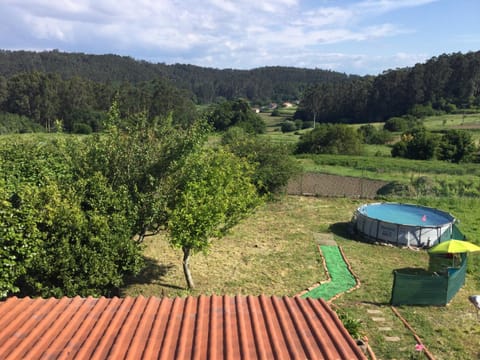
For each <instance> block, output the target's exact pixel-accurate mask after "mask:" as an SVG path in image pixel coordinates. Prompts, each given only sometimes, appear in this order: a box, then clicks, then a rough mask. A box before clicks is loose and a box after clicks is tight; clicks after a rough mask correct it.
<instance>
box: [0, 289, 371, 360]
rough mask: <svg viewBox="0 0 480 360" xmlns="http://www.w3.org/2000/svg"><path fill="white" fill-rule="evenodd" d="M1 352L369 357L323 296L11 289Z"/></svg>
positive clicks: (0, 324) (2, 320) (0, 320)
mask: <svg viewBox="0 0 480 360" xmlns="http://www.w3.org/2000/svg"><path fill="white" fill-rule="evenodd" d="M0 358H1V359H26V358H31V359H240V358H241V359H307V358H308V359H366V357H365V356H364V354H363V353H362V352H361V350H360V348H359V347H358V346H357V345H356V344H355V342H354V340H353V339H352V338H351V337H350V335H349V334H348V332H347V331H346V329H345V328H344V327H343V325H342V323H341V322H340V320H339V319H338V317H337V315H336V314H335V312H334V311H332V310H331V309H330V307H329V306H328V305H327V303H326V302H325V301H323V300H314V299H302V298H299V297H294V298H289V297H282V298H280V297H273V296H272V297H267V296H234V297H231V296H203V295H202V296H199V297H186V298H174V299H170V298H155V297H151V298H145V297H142V296H140V297H137V298H132V297H126V298H116V297H115V298H111V299H107V298H104V297H102V298H98V299H96V298H92V297H88V298H80V297H75V298H61V299H54V298H50V299H31V298H16V297H12V298H9V299H7V300H5V301H3V302H0Z"/></svg>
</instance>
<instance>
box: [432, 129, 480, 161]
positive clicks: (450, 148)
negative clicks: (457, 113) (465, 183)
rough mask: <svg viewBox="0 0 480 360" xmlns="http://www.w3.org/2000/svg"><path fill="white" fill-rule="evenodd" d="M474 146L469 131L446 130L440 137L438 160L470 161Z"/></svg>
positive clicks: (474, 150)
mask: <svg viewBox="0 0 480 360" xmlns="http://www.w3.org/2000/svg"><path fill="white" fill-rule="evenodd" d="M476 150H477V149H476V147H475V144H474V141H473V139H472V136H471V134H470V133H467V132H465V131H461V130H448V131H447V132H446V133H445V134H443V136H442V138H441V139H440V144H439V151H438V158H439V160H446V161H451V162H454V163H460V162H468V161H471V160H472V158H473V156H474V154H475V152H476Z"/></svg>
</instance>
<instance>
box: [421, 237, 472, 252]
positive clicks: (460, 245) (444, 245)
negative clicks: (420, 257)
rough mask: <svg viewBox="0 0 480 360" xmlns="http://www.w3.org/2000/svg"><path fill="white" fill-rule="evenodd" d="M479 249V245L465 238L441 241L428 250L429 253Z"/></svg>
mask: <svg viewBox="0 0 480 360" xmlns="http://www.w3.org/2000/svg"><path fill="white" fill-rule="evenodd" d="M475 251H480V246H478V245H475V244H474V243H471V242H468V241H465V240H456V239H452V240H447V241H443V242H441V243H439V244H437V245H435V246H433V247H432V248H430V249H429V250H428V252H429V253H431V254H458V253H466V252H475Z"/></svg>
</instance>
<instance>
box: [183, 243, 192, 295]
mask: <svg viewBox="0 0 480 360" xmlns="http://www.w3.org/2000/svg"><path fill="white" fill-rule="evenodd" d="M182 250H183V273H184V274H185V280H186V281H187V286H188V288H189V289H193V288H194V287H195V285H194V283H193V279H192V274H191V273H190V268H189V267H188V261H189V260H190V248H189V247H182Z"/></svg>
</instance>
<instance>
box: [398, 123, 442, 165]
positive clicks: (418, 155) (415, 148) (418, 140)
mask: <svg viewBox="0 0 480 360" xmlns="http://www.w3.org/2000/svg"><path fill="white" fill-rule="evenodd" d="M437 147H438V138H437V136H435V135H434V134H432V133H430V132H428V131H426V130H425V128H417V129H414V130H412V131H411V132H407V133H404V134H403V135H402V140H401V141H399V142H398V143H396V144H394V146H393V148H392V156H393V157H405V158H408V159H418V160H430V159H434V158H435V156H436V151H437Z"/></svg>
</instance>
